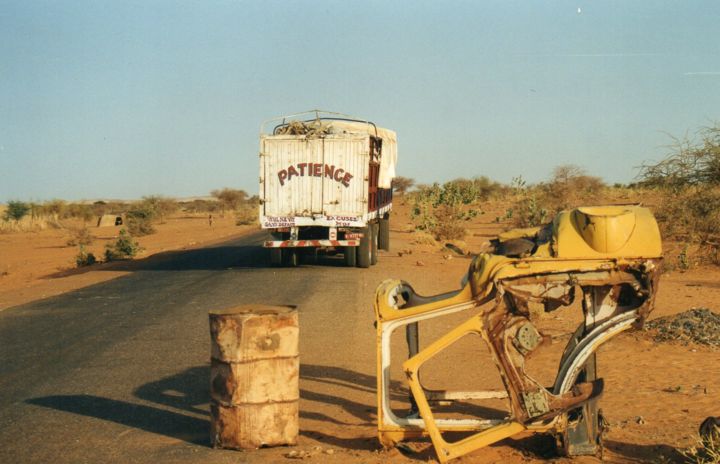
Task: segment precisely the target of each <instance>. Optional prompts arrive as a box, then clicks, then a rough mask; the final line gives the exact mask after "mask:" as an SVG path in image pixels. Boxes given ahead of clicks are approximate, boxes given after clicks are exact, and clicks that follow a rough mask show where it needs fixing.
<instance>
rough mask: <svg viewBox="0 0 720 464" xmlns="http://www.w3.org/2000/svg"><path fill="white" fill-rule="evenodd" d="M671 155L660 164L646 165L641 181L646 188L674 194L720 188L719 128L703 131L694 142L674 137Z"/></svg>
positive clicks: (642, 169)
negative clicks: (691, 189) (689, 190)
mask: <svg viewBox="0 0 720 464" xmlns="http://www.w3.org/2000/svg"><path fill="white" fill-rule="evenodd" d="M671 138H672V142H671V144H670V145H669V146H668V149H669V151H670V153H669V154H668V155H667V156H666V157H665V159H663V160H662V161H660V162H646V163H644V164H643V165H642V167H641V169H640V174H639V176H638V177H639V179H640V182H641V183H642V184H644V185H647V186H651V187H659V188H663V189H671V190H676V191H677V190H680V191H682V190H684V189H686V188H687V187H689V186H693V185H696V186H703V185H712V186H717V185H720V125H719V124H717V123H716V124H715V125H714V126H712V127H704V128H701V129H700V130H699V131H698V132H697V134H696V136H695V137H694V138H690V137H688V136H687V135H686V136H685V137H683V138H676V137H671Z"/></svg>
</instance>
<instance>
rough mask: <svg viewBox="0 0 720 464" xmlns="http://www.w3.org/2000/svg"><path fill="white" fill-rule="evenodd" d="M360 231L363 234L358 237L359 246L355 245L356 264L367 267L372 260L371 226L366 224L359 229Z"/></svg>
mask: <svg viewBox="0 0 720 464" xmlns="http://www.w3.org/2000/svg"><path fill="white" fill-rule="evenodd" d="M360 232H361V233H362V234H363V236H362V238H361V239H360V246H358V247H357V265H358V267H362V268H367V267H370V264H371V262H372V242H373V228H372V226H371V225H369V224H368V227H365V228H364V229H361V230H360Z"/></svg>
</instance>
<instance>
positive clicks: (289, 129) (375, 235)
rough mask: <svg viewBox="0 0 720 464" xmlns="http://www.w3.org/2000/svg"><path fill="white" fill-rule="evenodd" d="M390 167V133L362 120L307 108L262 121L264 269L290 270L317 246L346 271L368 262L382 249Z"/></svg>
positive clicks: (386, 239) (393, 151) (393, 147)
mask: <svg viewBox="0 0 720 464" xmlns="http://www.w3.org/2000/svg"><path fill="white" fill-rule="evenodd" d="M313 116H314V117H313ZM270 123H274V125H273V126H272V132H269V133H267V132H265V130H266V127H269V126H270ZM396 163H397V136H396V134H395V132H393V131H391V130H388V129H383V128H380V127H377V126H376V125H375V124H374V123H372V122H370V121H366V120H361V119H356V118H352V117H350V116H347V115H343V114H340V113H331V112H327V111H320V110H314V111H309V112H305V113H299V114H295V115H289V116H281V117H279V118H275V119H271V120H269V121H266V122H265V123H263V125H262V126H261V128H260V225H261V227H262V228H263V229H269V230H270V231H271V232H272V236H273V240H268V241H266V242H265V243H264V247H266V248H269V249H270V261H271V263H272V264H274V265H281V264H286V265H290V266H295V265H297V264H298V261H299V254H300V253H301V252H303V251H310V250H312V251H313V252H315V251H316V250H318V249H321V248H322V249H329V250H334V251H337V252H341V253H343V255H344V258H345V264H346V265H347V266H358V267H363V268H367V267H369V266H370V265H372V264H375V263H376V262H377V255H378V253H377V250H378V249H382V250H388V249H389V248H390V212H391V210H392V180H393V178H394V177H395V165H396Z"/></svg>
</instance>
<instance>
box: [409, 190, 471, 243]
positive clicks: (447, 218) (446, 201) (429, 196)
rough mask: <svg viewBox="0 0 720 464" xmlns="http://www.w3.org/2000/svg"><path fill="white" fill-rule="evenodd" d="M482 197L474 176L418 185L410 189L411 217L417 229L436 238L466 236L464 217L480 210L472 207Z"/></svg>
mask: <svg viewBox="0 0 720 464" xmlns="http://www.w3.org/2000/svg"><path fill="white" fill-rule="evenodd" d="M480 200H481V194H480V189H479V186H478V184H476V183H475V181H474V180H467V179H456V180H453V181H450V182H446V183H445V184H443V185H440V184H437V183H435V184H433V185H431V186H425V185H421V186H419V187H418V190H417V191H415V192H413V193H412V196H411V202H412V209H411V212H410V217H411V219H412V220H413V223H414V224H415V228H416V229H417V230H421V231H426V232H428V233H430V234H432V235H433V236H434V237H435V238H436V239H437V240H440V239H461V238H464V237H465V234H466V230H465V224H464V223H465V221H468V220H470V219H471V218H473V217H475V216H477V215H478V214H479V210H478V209H477V208H476V207H475V205H477V203H478V202H479V201H480Z"/></svg>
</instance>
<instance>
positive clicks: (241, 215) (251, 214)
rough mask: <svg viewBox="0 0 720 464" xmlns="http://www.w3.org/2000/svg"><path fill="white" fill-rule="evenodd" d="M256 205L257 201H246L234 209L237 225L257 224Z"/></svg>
mask: <svg viewBox="0 0 720 464" xmlns="http://www.w3.org/2000/svg"><path fill="white" fill-rule="evenodd" d="M257 222H258V207H257V203H254V204H253V203H252V202H250V201H248V202H247V203H245V204H243V205H241V206H240V207H239V208H238V209H236V210H235V224H236V225H238V226H246V225H251V224H257Z"/></svg>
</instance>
